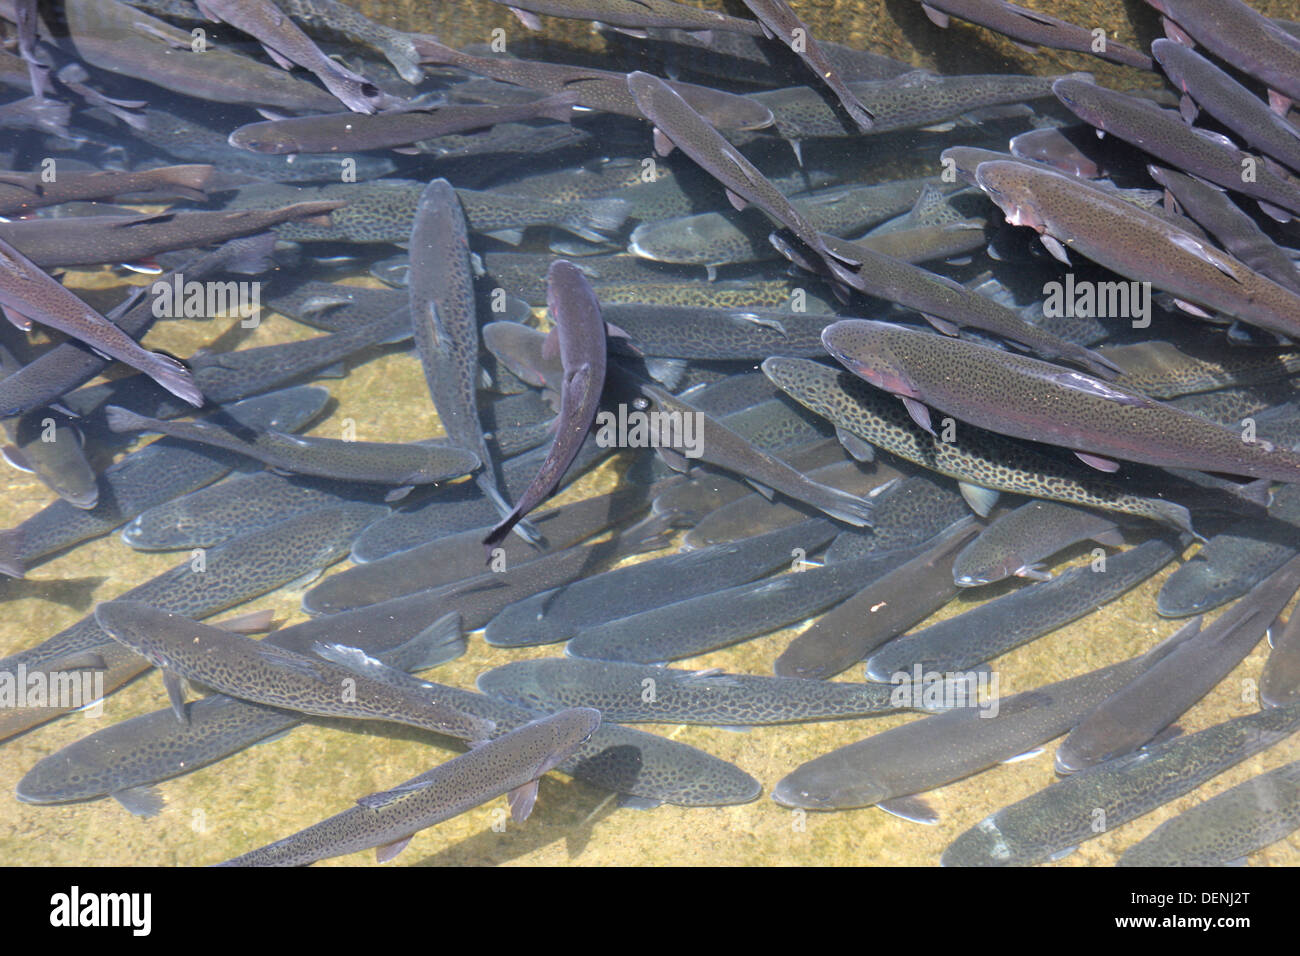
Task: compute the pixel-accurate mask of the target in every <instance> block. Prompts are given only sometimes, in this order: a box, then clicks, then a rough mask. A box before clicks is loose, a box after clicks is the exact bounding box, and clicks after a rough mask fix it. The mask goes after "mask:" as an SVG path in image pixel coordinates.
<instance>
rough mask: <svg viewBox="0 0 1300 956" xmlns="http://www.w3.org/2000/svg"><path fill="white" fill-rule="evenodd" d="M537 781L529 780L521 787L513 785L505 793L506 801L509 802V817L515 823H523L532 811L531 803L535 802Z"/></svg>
mask: <svg viewBox="0 0 1300 956" xmlns="http://www.w3.org/2000/svg"><path fill="white" fill-rule="evenodd" d="M537 783H538V781H537V780H529V781H528V782H527V783H526V784H524V785H523V786H522V787H515V789H513V790H511V791H510V792H509V793H508V794H506V802H508V803H509V804H510V819H512V820H514V821H515V823H523V822H524V821H525V820H527V819H528V816H529V814H531V813H532V812H533V804H535V803H536V802H537Z"/></svg>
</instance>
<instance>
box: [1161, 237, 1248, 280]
mask: <svg viewBox="0 0 1300 956" xmlns="http://www.w3.org/2000/svg"><path fill="white" fill-rule="evenodd" d="M1169 241H1170V242H1172V243H1173V244H1174V245H1175V246H1177V247H1178V248H1179V249H1182V250H1183V251H1184V252H1190V253H1191V254H1192V255H1194V256H1196V258H1198V259H1200V260H1201V261H1203V262H1208V263H1209V264H1210V265H1212V266H1214V268H1216V269H1218V270H1219V271H1220V272H1222V273H1223V274H1224V275H1225V276H1227V277H1228V278H1229V279H1232V280H1234V281H1236V282H1240V281H1241V278H1240V276H1238V275H1237V270H1236V269H1234V268H1233V267H1232V263H1230V262H1229V261H1228V260H1226V259H1225V258H1223V256H1221V255H1220V254H1219V253H1218V252H1216V251H1215V250H1213V249H1211V248H1210V247H1208V246H1207V245H1205V243H1203V242H1201V241H1200V240H1199V239H1197V238H1196V237H1195V236H1189V235H1183V234H1181V233H1174V234H1171V235H1170V237H1169Z"/></svg>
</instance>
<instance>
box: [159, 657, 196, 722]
mask: <svg viewBox="0 0 1300 956" xmlns="http://www.w3.org/2000/svg"><path fill="white" fill-rule="evenodd" d="M162 677H163V687H165V688H166V689H167V699H168V700H170V701H171V704H172V713H174V714H175V715H176V719H177V720H179V721H180V722H181V723H182V724H184V725H185V726H187V727H188V726H189V723H190V714H189V711H188V710H186V709H185V687H184V685H183V684H182V683H181V678H180V677H179V676H178V675H176V674H174V673H172V672H171V671H168V670H164V671H163V672H162Z"/></svg>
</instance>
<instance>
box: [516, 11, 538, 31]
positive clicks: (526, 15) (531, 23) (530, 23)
mask: <svg viewBox="0 0 1300 956" xmlns="http://www.w3.org/2000/svg"><path fill="white" fill-rule="evenodd" d="M510 12H511V13H513V14H514V15H515V16H516V17H518V18H519V22H520V23H522V24H523V25H524V26H525V27H527V28H528V29H529V30H540V29H541V28H542V21H541V18H539V17H538V16H537V14H535V13H531V12H529V11H528V10H520V9H519V8H518V7H511V8H510Z"/></svg>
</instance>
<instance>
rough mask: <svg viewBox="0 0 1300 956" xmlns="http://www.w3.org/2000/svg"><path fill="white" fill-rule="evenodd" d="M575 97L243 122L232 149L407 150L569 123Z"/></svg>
mask: <svg viewBox="0 0 1300 956" xmlns="http://www.w3.org/2000/svg"><path fill="white" fill-rule="evenodd" d="M574 102H575V99H574V97H572V96H566V95H559V96H553V97H548V98H547V99H543V100H536V101H534V102H532V103H524V104H521V105H519V106H463V105H458V104H447V105H442V106H430V107H427V108H423V109H409V110H400V111H397V110H394V111H389V112H384V113H376V114H374V115H372V116H365V115H362V116H358V115H357V114H356V113H326V114H318V115H315V116H294V117H286V118H285V119H277V120H266V121H264V122H261V123H246V124H245V125H243V126H240V127H237V128H236V129H235V130H234V132H232V133H231V134H230V145H231V146H237V147H239V148H240V149H246V150H249V151H250V152H254V153H269V154H271V155H276V156H281V155H285V154H296V153H338V152H348V151H352V150H367V149H393V148H397V147H407V146H410V145H411V144H412V143H418V142H420V141H421V140H425V139H431V138H432V137H435V136H445V135H447V134H448V133H459V132H464V131H466V130H475V129H483V128H485V127H489V126H494V125H496V124H497V123H516V122H519V121H520V120H529V119H535V118H537V117H539V116H544V117H546V118H547V119H553V120H558V121H560V122H568V120H569V118H570V116H571V115H572V113H573V105H574Z"/></svg>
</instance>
